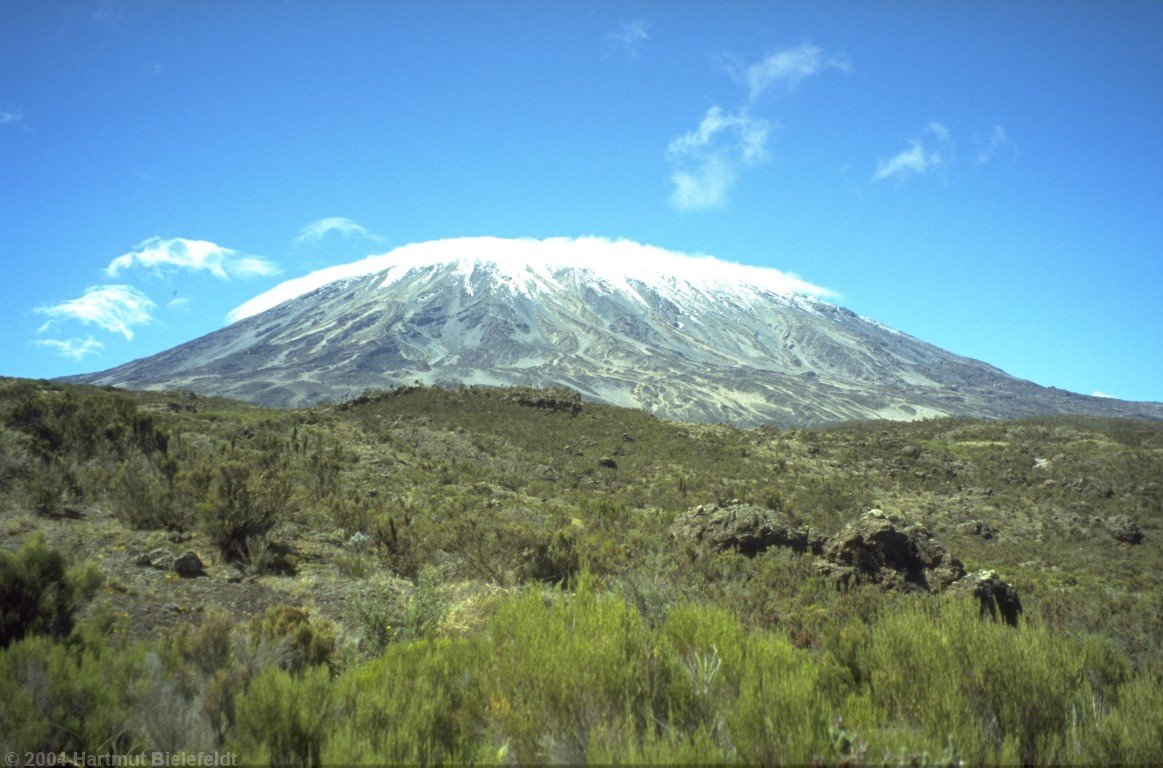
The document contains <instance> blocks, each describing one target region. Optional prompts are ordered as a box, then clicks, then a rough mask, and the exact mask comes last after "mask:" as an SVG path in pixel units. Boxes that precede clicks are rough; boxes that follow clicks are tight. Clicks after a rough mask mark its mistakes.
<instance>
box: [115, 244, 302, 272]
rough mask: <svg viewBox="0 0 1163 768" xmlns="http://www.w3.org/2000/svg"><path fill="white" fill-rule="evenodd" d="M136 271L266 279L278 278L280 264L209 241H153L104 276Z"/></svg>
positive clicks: (120, 258)
mask: <svg viewBox="0 0 1163 768" xmlns="http://www.w3.org/2000/svg"><path fill="white" fill-rule="evenodd" d="M133 267H141V268H143V269H147V270H152V271H153V273H154V274H155V275H161V274H162V273H163V272H165V271H175V270H188V271H191V272H203V271H204V272H209V273H210V274H212V275H214V277H216V278H218V279H219V280H229V279H231V278H236V277H237V278H247V277H265V276H268V275H277V274H278V273H279V271H280V270H279V267H278V265H277V264H275V263H274V262H273V261H271V260H269V259H265V258H263V257H261V256H250V255H248V254H245V253H241V252H239V251H236V250H234V249H232V248H224V247H222V246H221V245H217V244H216V243H212V242H209V241H208V240H187V239H186V238H184V237H174V238H171V239H169V240H163V239H162V238H160V237H151V238H150V239H148V240H145V241H143V242H141V243H139V244H138V245H137V248H136V249H135V250H132V251H130V252H129V253H124V254H122V255H121V256H118V257H117V258H116V259H114V260H113V261H111V262H109V266H108V267H106V268H105V274H107V275H109V276H110V277H116V276H117V275H118V274H120V273H121V272H122V271H123V270H127V269H131V268H133Z"/></svg>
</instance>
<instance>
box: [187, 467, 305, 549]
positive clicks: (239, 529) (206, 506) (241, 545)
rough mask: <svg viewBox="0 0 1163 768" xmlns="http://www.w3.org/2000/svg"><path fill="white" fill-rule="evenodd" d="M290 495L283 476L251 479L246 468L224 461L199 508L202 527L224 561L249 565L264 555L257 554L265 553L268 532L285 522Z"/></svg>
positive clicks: (265, 476) (267, 475)
mask: <svg viewBox="0 0 1163 768" xmlns="http://www.w3.org/2000/svg"><path fill="white" fill-rule="evenodd" d="M290 495H291V486H290V482H289V479H288V477H287V476H286V475H285V474H284V473H282V472H280V471H277V470H274V471H269V472H266V473H263V474H259V475H253V474H252V473H251V470H250V466H249V465H248V464H246V463H244V462H242V461H239V460H231V461H227V462H225V463H223V464H222V465H220V466H219V467H218V469H217V472H216V473H215V475H214V477H213V479H212V481H211V485H210V490H209V493H208V494H207V498H206V500H205V501H204V502H203V503H202V504H201V505H200V507H199V510H200V513H201V517H202V523H203V525H204V527H205V529H206V533H207V535H208V536H209V537H210V540H211V541H212V542H213V543H214V545H215V546H217V547H218V549H219V551H221V552H222V555H223V556H224V557H225V558H226V559H228V560H232V561H234V562H242V563H249V562H251V561H252V560H256V559H259V558H261V557H263V555H264V554H265V551H257V550H259V549H264V550H265V547H266V546H267V543H268V536H269V534H270V532H271V530H273V529H274V527H275V525H277V524H278V523H279V522H280V520H282V519H284V518H285V516H286V514H287V504H288V501H289V499H290ZM252 550H255V551H252Z"/></svg>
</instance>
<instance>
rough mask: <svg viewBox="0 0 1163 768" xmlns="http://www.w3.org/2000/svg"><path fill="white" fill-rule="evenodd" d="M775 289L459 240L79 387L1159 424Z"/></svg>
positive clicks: (622, 247) (727, 276)
mask: <svg viewBox="0 0 1163 768" xmlns="http://www.w3.org/2000/svg"><path fill="white" fill-rule="evenodd" d="M827 295H828V293H827V291H825V290H823V289H821V288H818V287H816V286H813V285H811V284H810V283H807V282H805V281H803V280H800V279H799V278H797V277H795V276H794V275H789V274H786V273H783V272H779V271H777V270H774V269H764V268H759V267H749V266H743V265H738V264H731V263H728V262H723V261H720V260H717V259H713V258H710V257H705V256H690V255H686V254H679V253H675V252H671V251H666V250H663V249H660V248H654V247H651V246H645V245H641V244H638V243H634V242H630V241H610V240H605V239H601V238H579V239H567V238H555V239H548V240H504V239H498V238H461V239H452V240H437V241H432V242H426V243H416V244H412V245H406V246H402V247H400V248H396V249H394V250H392V251H391V252H389V253H386V254H383V255H380V256H372V257H368V258H367V259H364V260H362V261H359V262H354V263H352V264H345V265H340V266H337V267H330V268H328V269H325V270H321V271H319V272H316V273H313V274H311V275H308V276H306V277H302V278H297V279H295V280H290V281H287V282H286V283H283V284H282V285H280V286H278V287H276V288H274V289H272V290H271V291H268V292H266V293H264V294H262V295H260V296H257V297H255V298H254V299H252V300H251V301H248V302H247V303H246V304H243V305H242V306H240V307H238V308H237V309H236V310H234V312H232V313H231V316H230V319H231V320H232V321H233V322H232V323H231V324H230V325H228V326H227V327H225V328H223V329H221V330H219V331H216V332H214V333H211V334H209V335H206V336H203V337H202V338H199V339H195V340H193V341H191V342H188V343H186V344H182V345H180V346H178V347H175V348H173V349H171V350H168V351H166V352H163V353H161V354H158V355H154V356H153V357H149V358H145V359H142V360H138V361H135V362H132V363H128V364H126V365H123V366H120V367H118V368H114V369H111V370H108V371H105V372H102V373H95V374H89V375H86V376H83V377H77V378H76V379H75V380H83V381H85V382H88V383H94V384H105V385H116V386H122V387H129V388H141V389H156V388H177V387H180V388H185V389H191V390H194V391H196V392H200V393H204V394H214V395H224V396H228V397H235V398H240V399H244V400H250V401H253V402H257V403H263V404H268V405H277V406H294V405H302V404H311V403H315V402H319V401H323V400H341V399H345V398H349V397H352V396H354V395H357V394H359V393H360V392H362V391H364V390H365V389H369V388H381V389H382V388H390V387H394V386H398V385H401V384H411V383H414V382H416V381H420V382H423V383H427V384H450V385H451V384H461V383H463V384H488V385H511V384H519V385H536V386H549V385H565V386H569V387H572V388H574V389H577V390H579V391H580V392H581V393H582V395H583V396H585V397H588V398H590V399H593V400H598V401H602V402H607V403H613V404H617V405H624V406H631V407H636V408H644V409H646V410H649V411H652V412H655V413H657V414H659V415H662V416H665V417H668V418H673V419H681V420H689V421H725V420H729V421H732V422H735V423H738V424H747V425H753V424H760V423H775V424H781V425H810V424H817V423H821V422H826V421H836V420H844V419H863V418H889V419H912V418H922V417H928V416H939V415H975V416H987V417H1011V416H1022V415H1032V414H1040V413H1087V414H1095V415H1127V416H1132V415H1137V416H1148V417H1153V418H1163V405H1159V404H1136V403H1124V402H1121V401H1117V400H1110V399H1103V398H1094V397H1084V396H1082V395H1076V394H1072V393H1068V392H1065V391H1062V390H1058V389H1052V388H1045V387H1040V386H1038V385H1035V384H1033V383H1031V382H1027V381H1022V380H1019V379H1015V378H1013V377H1011V376H1009V375H1007V374H1005V373H1004V372H1002V371H1000V370H998V369H996V368H993V367H991V366H989V365H986V364H985V363H981V362H978V361H976V360H971V359H968V358H965V357H960V356H958V355H954V354H952V353H949V352H946V351H944V350H941V349H939V348H937V347H934V346H932V345H930V344H926V343H924V342H922V341H919V340H917V339H915V338H912V337H910V336H907V335H905V334H903V333H899V332H897V331H894V330H892V329H890V328H887V327H885V326H883V325H881V324H879V323H877V322H875V321H872V320H869V319H866V318H862V317H859V316H857V315H855V314H853V313H852V312H849V311H848V310H846V309H843V308H841V307H838V306H835V305H833V304H830V303H828V302H826V301H825V300H824V298H825V297H826V296H827Z"/></svg>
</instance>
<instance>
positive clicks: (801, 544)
mask: <svg viewBox="0 0 1163 768" xmlns="http://www.w3.org/2000/svg"><path fill="white" fill-rule="evenodd" d="M671 534H672V535H673V536H674V537H675V538H676V539H682V540H686V541H691V542H696V543H701V544H704V545H706V546H708V547H710V548H711V549H714V550H716V551H726V550H735V551H737V552H739V553H741V554H744V555H747V556H748V557H754V556H755V555H757V554H759V553H760V552H763V551H764V550H766V549H769V548H771V547H788V548H790V549H793V550H795V551H796V552H812V553H814V554H819V553H820V551H821V550H822V547H823V543H824V538H823V536H821V535H820V534H818V533H816V532H815V531H813V530H812V529H811V528H809V527H807V526H806V525H801V526H796V525H792V523H791V521H790V520H789V519H788V518H787V517H786V516H784V515H782V514H780V513H778V512H773V511H772V510H770V509H765V508H763V507H757V506H754V505H752V504H746V503H744V502H741V501H738V500H733V501H729V502H727V503H726V504H725V505H723V506H721V507H720V506H719V505H717V504H700V505H698V506H697V507H691V508H690V509H688V510H687V511H686V512H684V513H683V514H681V515H679V517H678V519H677V520H675V521H674V524H673V525H672V526H671Z"/></svg>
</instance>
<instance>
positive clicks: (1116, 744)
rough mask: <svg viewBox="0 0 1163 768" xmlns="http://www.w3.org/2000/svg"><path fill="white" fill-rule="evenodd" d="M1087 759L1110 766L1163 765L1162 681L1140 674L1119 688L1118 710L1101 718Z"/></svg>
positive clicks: (1087, 748)
mask: <svg viewBox="0 0 1163 768" xmlns="http://www.w3.org/2000/svg"><path fill="white" fill-rule="evenodd" d="M1085 759H1086V761H1087V762H1092V763H1095V764H1108V765H1159V764H1161V763H1163V685H1160V681H1159V680H1155V679H1153V678H1151V677H1150V676H1148V675H1138V676H1137V677H1135V678H1134V679H1133V680H1131V681H1130V682H1128V683H1127V684H1126V685H1124V686H1122V687H1121V688H1120V689H1119V703H1118V707H1116V708H1115V709H1114V711H1112V712H1111V713H1110V714H1109V716H1107V717H1102V718H1099V719H1098V723H1097V728H1096V729H1095V732H1094V735H1093V736H1092V737H1091V739H1089V740H1088V742H1087V745H1086V751H1085Z"/></svg>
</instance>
